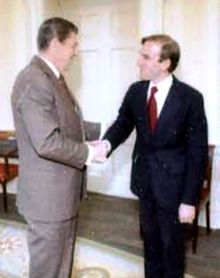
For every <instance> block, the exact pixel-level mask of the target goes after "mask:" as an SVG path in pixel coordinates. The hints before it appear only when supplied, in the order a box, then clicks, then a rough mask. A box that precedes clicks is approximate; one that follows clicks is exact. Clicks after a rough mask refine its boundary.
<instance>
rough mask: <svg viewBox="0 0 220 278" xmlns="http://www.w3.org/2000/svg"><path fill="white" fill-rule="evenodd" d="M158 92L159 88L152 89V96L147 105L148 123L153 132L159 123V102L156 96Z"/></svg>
mask: <svg viewBox="0 0 220 278" xmlns="http://www.w3.org/2000/svg"><path fill="white" fill-rule="evenodd" d="M157 91H158V89H157V87H155V86H154V87H152V88H151V95H150V98H149V100H148V104H147V108H148V109H147V111H148V123H149V127H150V130H151V132H153V131H154V129H155V126H156V123H157V102H156V99H155V94H156V92H157Z"/></svg>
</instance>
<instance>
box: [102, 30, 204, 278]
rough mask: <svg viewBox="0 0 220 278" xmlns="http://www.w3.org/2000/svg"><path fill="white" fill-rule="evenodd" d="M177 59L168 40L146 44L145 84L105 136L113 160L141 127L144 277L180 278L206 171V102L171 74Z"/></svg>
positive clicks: (136, 185) (136, 180)
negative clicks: (186, 233) (186, 229)
mask: <svg viewBox="0 0 220 278" xmlns="http://www.w3.org/2000/svg"><path fill="white" fill-rule="evenodd" d="M179 58H180V50H179V46H178V43H177V42H176V41H175V40H173V39H172V38H171V37H169V36H167V35H163V34H162V35H152V36H149V37H145V38H143V39H142V49H141V51H140V57H139V59H138V66H139V68H140V74H141V79H142V81H139V82H136V83H134V84H132V85H131V86H130V88H129V89H128V91H127V93H126V95H125V98H124V100H123V103H122V105H121V108H120V110H119V115H118V117H117V119H116V121H115V122H114V123H113V124H112V126H111V127H110V128H109V129H108V130H107V132H106V134H105V135H104V140H106V141H105V142H106V143H107V145H108V146H109V150H110V152H109V154H111V152H112V151H114V150H115V149H116V148H117V147H118V146H119V145H120V144H121V143H123V142H124V141H125V140H126V139H127V138H128V136H129V135H130V134H131V132H132V130H133V129H134V128H135V129H136V142H135V146H134V150H133V155H132V172H131V190H132V192H133V193H134V194H135V195H137V196H138V197H139V200H140V222H141V228H142V231H143V238H144V250H145V277H147V278H183V276H184V266H185V262H184V260H185V258H184V257H185V255H184V253H185V252H184V238H183V224H184V223H192V221H193V220H194V217H195V206H196V205H197V203H198V201H199V192H200V188H201V185H202V182H203V176H204V172H205V166H206V159H207V122H206V116H205V111H204V106H203V97H202V95H201V93H199V92H198V91H197V90H196V89H194V88H192V87H190V86H189V85H187V84H185V83H183V82H181V81H179V80H178V79H176V78H175V77H174V76H173V74H172V72H173V71H174V70H175V68H176V66H177V65H178V62H179Z"/></svg>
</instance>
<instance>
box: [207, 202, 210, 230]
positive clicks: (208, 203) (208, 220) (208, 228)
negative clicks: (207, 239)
mask: <svg viewBox="0 0 220 278" xmlns="http://www.w3.org/2000/svg"><path fill="white" fill-rule="evenodd" d="M210 231H211V228H210V201H208V202H207V204H206V233H207V234H209V233H210Z"/></svg>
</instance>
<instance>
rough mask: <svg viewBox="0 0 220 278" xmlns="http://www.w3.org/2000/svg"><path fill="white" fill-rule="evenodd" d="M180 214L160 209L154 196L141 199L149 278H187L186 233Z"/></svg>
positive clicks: (146, 264)
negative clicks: (185, 272)
mask: <svg viewBox="0 0 220 278" xmlns="http://www.w3.org/2000/svg"><path fill="white" fill-rule="evenodd" d="M177 213H178V212H177V211H176V212H171V211H167V210H165V209H163V208H162V207H160V206H159V205H158V204H157V202H156V200H154V198H153V196H148V197H146V198H144V199H140V223H141V229H142V234H143V240H144V261H145V277H146V278H183V277H184V264H185V263H184V261H185V254H184V253H185V250H184V233H183V225H182V224H180V222H179V220H178V215H177Z"/></svg>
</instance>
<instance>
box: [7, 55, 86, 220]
mask: <svg viewBox="0 0 220 278" xmlns="http://www.w3.org/2000/svg"><path fill="white" fill-rule="evenodd" d="M12 108H13V114H14V121H15V128H16V137H17V141H18V148H19V178H18V196H17V204H18V207H19V210H20V212H21V213H22V214H23V215H24V216H25V217H29V218H32V219H34V220H40V221H61V220H65V219H69V218H71V217H73V216H75V215H76V214H77V211H78V208H79V203H80V200H81V195H82V191H83V184H84V186H85V174H86V173H85V171H86V167H85V161H86V159H87V156H88V147H87V146H86V144H85V135H84V130H83V125H82V117H81V112H80V109H79V106H78V104H77V102H76V100H75V99H74V98H73V97H71V96H70V94H68V92H67V90H65V89H63V87H62V86H61V85H60V83H59V81H58V79H57V78H56V76H55V75H54V74H53V72H52V71H51V70H50V68H49V67H48V66H47V65H46V64H45V63H44V61H43V60H41V59H40V58H39V57H37V56H35V57H34V58H33V59H32V61H31V62H30V64H29V65H28V66H27V67H26V68H25V69H24V70H23V71H22V72H21V73H20V74H19V75H18V77H17V79H16V81H15V84H14V88H13V94H12Z"/></svg>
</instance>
